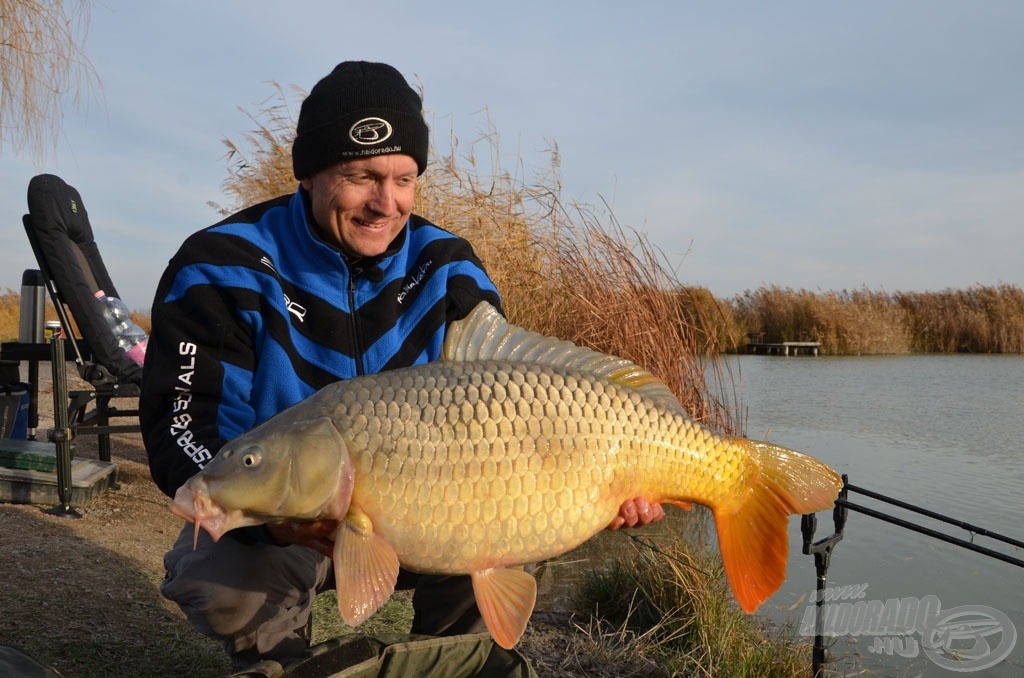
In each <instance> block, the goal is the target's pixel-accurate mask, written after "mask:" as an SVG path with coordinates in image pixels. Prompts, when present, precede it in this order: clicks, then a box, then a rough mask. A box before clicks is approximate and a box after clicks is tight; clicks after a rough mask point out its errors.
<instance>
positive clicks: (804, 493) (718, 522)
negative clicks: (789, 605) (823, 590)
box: [713, 440, 842, 613]
mask: <svg viewBox="0 0 1024 678" xmlns="http://www.w3.org/2000/svg"><path fill="white" fill-rule="evenodd" d="M745 442H746V443H747V444H749V445H750V452H751V455H752V457H753V458H754V461H755V463H757V464H758V465H759V467H760V474H759V476H758V478H757V479H756V480H755V482H754V485H753V487H751V488H750V491H749V492H747V493H745V494H744V495H743V496H742V497H740V498H738V501H737V502H735V503H725V504H723V505H721V506H718V507H715V508H714V509H713V511H714V515H715V526H716V528H717V530H718V546H719V550H720V551H721V553H722V561H723V562H724V563H725V573H726V575H727V576H728V577H729V584H730V585H731V586H732V591H733V595H734V596H736V600H737V601H739V604H740V607H742V608H743V610H744V611H745V612H748V613H750V612H753V611H754V610H756V609H757V608H758V606H760V605H761V603H763V602H764V601H765V600H767V599H768V598H769V596H771V595H772V594H773V593H775V592H776V591H777V590H778V589H779V587H780V586H782V582H783V581H784V580H785V579H786V557H787V555H788V553H789V539H788V536H787V526H788V522H789V516H790V515H791V514H794V513H814V512H815V511H823V510H825V509H828V508H831V506H832V504H833V503H834V502H835V499H836V497H837V496H838V494H839V490H840V489H841V488H842V479H841V478H840V477H839V475H838V474H837V473H836V472H835V471H833V470H832V469H830V468H829V467H828V466H826V465H825V464H823V463H821V462H820V461H818V460H817V459H814V458H812V457H808V456H806V455H803V454H800V453H799V452H794V451H793V450H789V449H786V448H785V447H779V446H778V445H772V444H771V443H765V442H758V441H753V440H749V441H745Z"/></svg>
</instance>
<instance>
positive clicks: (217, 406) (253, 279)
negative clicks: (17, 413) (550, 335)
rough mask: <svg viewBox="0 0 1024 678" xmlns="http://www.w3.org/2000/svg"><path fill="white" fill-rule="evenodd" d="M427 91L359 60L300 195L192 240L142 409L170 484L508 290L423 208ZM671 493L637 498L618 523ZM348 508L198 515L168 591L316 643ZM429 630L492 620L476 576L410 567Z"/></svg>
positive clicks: (302, 175) (311, 101)
mask: <svg viewBox="0 0 1024 678" xmlns="http://www.w3.org/2000/svg"><path fill="white" fill-rule="evenodd" d="M427 152H428V130H427V125H426V123H425V122H424V120H423V116H422V112H421V102H420V98H419V96H418V95H417V94H416V92H415V91H413V89H412V88H410V87H409V85H408V83H407V82H406V81H405V79H404V78H403V77H402V75H401V74H400V73H399V72H398V71H396V70H395V69H394V68H392V67H391V66H388V65H385V64H378V63H367V62H343V63H341V64H339V65H338V66H337V67H336V68H335V69H334V70H333V71H332V72H331V73H330V74H329V75H327V76H326V77H325V78H324V79H322V80H321V81H320V82H318V83H317V84H316V86H315V87H314V88H313V89H312V91H311V92H310V94H309V96H308V97H307V98H306V100H305V101H304V102H303V104H302V108H301V111H300V114H299V122H298V128H297V135H296V138H295V142H294V145H293V147H292V162H293V167H294V171H295V177H296V178H297V179H298V180H299V181H300V186H299V189H298V190H297V191H296V193H295V194H293V195H289V196H283V197H281V198H277V199H275V200H271V201H268V202H265V203H262V204H259V205H256V206H254V207H250V208H248V209H246V210H243V211H242V212H239V213H238V214H235V215H233V216H231V217H229V218H227V219H225V220H224V221H222V222H220V223H219V224H216V225H214V226H211V227H209V228H207V229H205V230H202V231H200V232H198V233H196V234H194V235H192V236H191V237H189V238H188V239H187V240H186V241H185V243H184V244H183V245H182V247H181V249H180V250H179V251H178V253H177V254H176V255H175V256H174V258H173V259H172V260H171V262H170V265H169V266H168V268H167V270H166V272H165V273H164V275H163V277H162V279H161V281H160V284H159V286H158V289H157V293H156V298H155V301H154V305H153V314H152V332H151V336H150V340H149V347H148V349H147V359H146V366H145V371H144V376H143V385H142V400H141V403H140V418H141V421H142V429H143V435H144V439H145V443H146V449H147V451H148V453H149V459H150V470H151V473H152V476H153V479H154V481H155V482H156V483H157V484H158V485H159V486H160V488H161V489H162V490H163V491H164V492H165V493H166V494H167V495H169V496H173V495H174V492H175V491H176V490H177V488H178V487H179V486H180V485H181V484H183V483H184V482H185V480H187V479H188V478H189V477H190V476H192V475H193V474H194V473H196V472H197V471H198V470H199V469H200V468H202V466H203V465H204V464H205V463H206V462H207V461H209V459H210V458H211V457H212V456H213V455H214V454H216V452H217V450H218V449H220V447H221V446H222V445H223V444H224V443H225V442H226V441H228V440H230V439H231V438H233V437H235V436H237V435H239V434H241V433H243V432H244V431H247V430H248V429H250V428H252V427H253V426H256V425H257V424H259V423H261V422H263V421H265V420H266V419H268V418H270V417H271V416H273V415H274V414H276V413H277V412H280V411H281V410H283V409H285V408H286V407H288V406H290V405H293V404H295V403H297V402H298V401H300V400H302V399H303V398H305V397H307V396H309V395H311V394H312V393H313V392H314V391H316V390H317V389H319V388H320V387H322V386H325V385H327V384H329V383H332V382H334V381H337V380H339V379H348V378H351V377H354V376H357V375H359V374H367V373H374V372H378V371H382V370H387V369H394V368H397V367H404V366H409V365H414V364H420V363H424V362H428V361H431V360H436V359H437V358H438V357H439V356H440V351H441V346H442V343H443V340H444V334H445V329H446V328H447V326H448V324H449V323H451V322H453V321H456V320H459V319H461V318H463V317H465V316H466V315H467V314H468V313H469V312H470V311H471V310H472V309H473V307H475V306H476V304H477V303H478V302H480V301H488V302H490V303H491V304H493V305H495V306H496V307H498V308H500V301H501V300H500V297H499V295H498V292H497V290H496V289H495V286H494V284H493V283H492V282H491V280H490V279H489V278H488V277H487V274H486V273H485V271H484V269H483V267H482V265H481V264H480V262H479V261H478V259H477V257H476V255H475V254H474V253H473V250H472V248H471V246H470V245H469V243H467V242H466V241H465V240H463V239H461V238H458V237H456V236H454V235H452V234H451V233H449V232H447V231H444V230H443V229H441V228H438V227H437V226H434V225H432V224H430V223H429V222H427V221H426V220H425V219H423V218H421V217H419V216H416V215H413V214H412V206H413V201H414V197H415V186H416V179H417V177H418V176H419V175H420V174H422V173H423V171H424V169H425V168H426V164H427ZM660 515H661V507H660V506H658V505H654V506H652V507H648V506H647V505H646V503H645V502H643V501H642V500H641V501H639V502H636V503H634V502H627V503H626V504H625V505H624V506H623V510H622V514H621V515H620V517H619V518H617V519H616V522H614V523H613V524H612V525H611V526H610V527H612V528H617V527H619V526H621V525H623V524H625V525H633V524H637V523H644V522H649V521H650V520H652V519H657V518H658V517H660ZM333 528H334V524H333V523H331V522H330V521H322V522H319V523H298V522H283V523H278V524H273V525H267V526H260V527H252V528H244V529H241V530H235V531H233V532H230V533H228V535H226V536H225V537H224V538H223V539H221V540H220V541H219V542H217V543H213V542H212V540H210V538H209V537H208V536H207V535H206V534H205V533H203V534H201V535H200V537H199V543H198V547H197V548H195V549H193V545H192V541H193V529H192V527H191V526H186V527H185V528H184V529H183V531H182V533H181V535H180V536H179V538H178V540H177V542H176V543H175V545H174V547H173V548H172V550H171V551H169V552H168V553H167V555H166V557H165V566H166V568H167V577H166V579H165V580H164V582H163V584H162V586H161V592H162V593H163V594H164V595H165V596H166V597H167V598H169V599H171V600H173V601H175V602H176V603H177V604H178V605H179V606H180V607H181V608H182V610H183V611H184V612H185V614H186V616H187V617H188V618H189V621H190V622H191V623H192V624H193V625H194V626H195V627H196V628H197V629H198V630H199V631H201V632H203V633H205V634H207V635H209V636H211V637H214V638H218V639H220V640H221V641H222V642H223V643H224V646H225V648H226V650H227V651H228V652H229V654H230V655H231V657H232V660H233V662H234V663H235V665H236V666H238V667H244V666H247V665H249V664H252V663H255V662H258V661H260V660H263V659H274V660H277V661H280V662H282V663H285V662H287V661H289V660H291V659H295V658H298V657H301V656H302V655H303V653H304V652H305V650H306V649H307V647H308V638H307V637H306V629H307V623H308V621H309V616H310V609H311V605H312V602H313V598H314V597H315V596H316V593H317V592H318V591H320V590H321V589H323V588H325V587H327V586H329V585H330V583H331V582H332V581H333V577H332V576H331V575H332V573H331V561H330V559H329V558H328V557H325V555H324V554H326V555H327V556H329V555H330V552H331V550H330V549H331V544H330V542H329V540H328V539H327V537H328V535H330V534H331V533H332V532H333ZM399 584H400V585H403V584H404V585H406V586H414V587H415V589H416V591H415V593H414V597H413V608H414V611H415V619H414V621H413V628H412V631H413V632H414V633H425V634H432V635H449V634H458V633H470V632H477V631H483V630H485V627H484V625H483V622H482V620H481V617H480V613H479V611H478V610H477V609H476V603H475V600H474V598H473V593H472V585H471V582H470V580H469V578H468V577H462V576H459V577H449V576H428V575H416V574H413V573H408V572H404V571H403V573H402V575H401V577H400V580H399Z"/></svg>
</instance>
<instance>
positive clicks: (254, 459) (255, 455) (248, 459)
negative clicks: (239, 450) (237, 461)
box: [242, 449, 263, 468]
mask: <svg viewBox="0 0 1024 678" xmlns="http://www.w3.org/2000/svg"><path fill="white" fill-rule="evenodd" d="M262 460H263V455H262V454H260V453H259V451H257V450H255V449H251V450H249V451H247V452H246V453H245V454H243V455H242V466H245V467H247V468H252V467H254V466H259V464H260V462H261V461H262Z"/></svg>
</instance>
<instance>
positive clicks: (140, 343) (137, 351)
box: [96, 290, 148, 365]
mask: <svg viewBox="0 0 1024 678" xmlns="http://www.w3.org/2000/svg"><path fill="white" fill-rule="evenodd" d="M96 300H97V301H99V302H100V304H102V305H103V317H104V318H105V319H106V321H107V325H108V326H109V327H110V330H111V331H112V332H113V333H114V337H115V338H116V339H117V345H118V346H120V347H121V349H122V350H124V352H125V353H127V354H128V357H129V358H131V359H132V360H133V361H134V362H135V363H136V364H138V365H141V364H142V363H143V362H145V360H146V343H147V341H148V337H147V336H146V331H145V330H144V329H142V328H141V327H139V326H138V325H136V324H135V321H134V320H132V317H131V314H130V313H129V312H128V307H127V306H125V305H124V302H123V301H121V300H120V299H118V298H117V297H108V296H107V294H106V293H105V292H104V291H103V290H99V291H97V292H96Z"/></svg>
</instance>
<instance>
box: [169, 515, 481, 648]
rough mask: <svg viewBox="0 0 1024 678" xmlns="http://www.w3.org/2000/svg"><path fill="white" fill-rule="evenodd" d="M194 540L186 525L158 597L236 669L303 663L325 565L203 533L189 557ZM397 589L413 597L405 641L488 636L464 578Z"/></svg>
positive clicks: (329, 576) (414, 577)
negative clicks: (217, 644)
mask: <svg viewBox="0 0 1024 678" xmlns="http://www.w3.org/2000/svg"><path fill="white" fill-rule="evenodd" d="M194 534H195V532H194V526H193V525H192V524H191V523H189V524H186V526H185V528H184V529H183V530H182V532H181V534H180V535H179V536H178V539H177V541H176V542H175V543H174V546H173V548H172V549H171V550H170V551H168V552H167V554H166V555H165V556H164V567H165V568H166V569H167V576H166V578H165V579H164V581H163V583H162V584H161V586H160V592H161V593H162V594H163V595H164V597H165V598H167V599H169V600H172V601H174V602H175V603H177V604H178V606H179V607H180V608H181V610H182V612H184V613H185V616H186V617H187V618H188V620H189V622H190V623H191V624H192V626H194V627H195V628H196V629H197V630H198V631H199V632H200V633H203V634H204V635H207V636H210V637H211V638H216V639H218V640H220V641H221V642H222V643H223V644H224V648H225V650H226V651H227V652H228V654H230V655H231V658H232V661H233V662H234V664H235V665H236V666H237V667H245V666H249V665H251V664H254V663H256V662H258V661H261V660H263V659H273V660H275V661H278V662H280V663H282V664H284V663H287V662H288V661H291V660H293V659H297V658H299V657H302V656H303V655H304V654H305V653H306V650H307V649H308V647H309V638H308V637H307V632H306V629H307V625H308V624H309V620H310V614H311V610H312V606H313V599H314V598H315V597H316V595H317V593H319V592H321V591H325V590H328V589H331V588H333V587H334V576H333V568H332V563H331V560H330V559H329V558H326V557H324V556H323V555H321V554H320V553H318V552H316V551H314V550H312V549H309V548H306V547H303V546H288V547H279V546H272V545H256V544H246V543H243V542H242V541H239V540H237V539H234V538H232V537H231V536H230V535H228V536H225V537H224V538H222V539H221V540H220V541H218V542H214V541H213V540H212V539H211V538H210V536H209V535H208V534H207V533H206V532H205V531H200V534H199V543H198V545H197V546H196V548H195V549H193V548H192V540H193V535H194ZM398 588H414V589H415V592H414V593H413V599H412V605H413V613H414V618H413V625H412V629H411V632H412V633H421V634H426V635H433V636H449V635H456V634H462V633H478V632H482V631H486V630H487V628H486V626H485V625H484V623H483V619H482V618H481V617H480V612H479V611H478V610H477V607H476V601H475V599H474V597H473V585H472V582H471V580H470V578H469V577H468V576H464V575H458V576H444V575H420V574H415V573H412V572H407V571H405V570H402V571H401V572H400V573H399V578H398Z"/></svg>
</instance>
